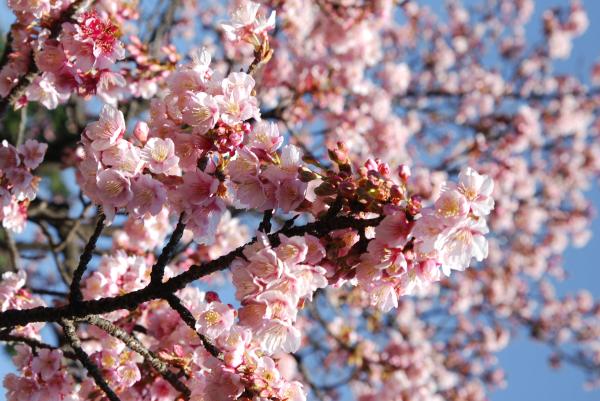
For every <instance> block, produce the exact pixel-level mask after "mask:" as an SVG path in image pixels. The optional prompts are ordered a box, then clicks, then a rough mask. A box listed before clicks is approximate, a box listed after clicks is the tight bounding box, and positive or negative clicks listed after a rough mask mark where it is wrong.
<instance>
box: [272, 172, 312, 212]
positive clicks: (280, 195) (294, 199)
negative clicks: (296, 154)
mask: <svg viewBox="0 0 600 401" xmlns="http://www.w3.org/2000/svg"><path fill="white" fill-rule="evenodd" d="M306 188H307V184H306V183H304V182H302V181H300V180H298V179H287V180H284V181H281V182H279V183H278V185H277V193H276V198H277V206H278V207H279V208H281V210H283V211H284V212H286V213H287V212H291V211H292V210H294V209H296V208H297V207H298V206H300V204H301V203H302V201H304V199H305V197H306Z"/></svg>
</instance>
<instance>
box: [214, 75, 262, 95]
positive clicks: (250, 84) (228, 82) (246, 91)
mask: <svg viewBox="0 0 600 401" xmlns="http://www.w3.org/2000/svg"><path fill="white" fill-rule="evenodd" d="M254 85H256V81H254V78H252V76H251V75H250V74H247V73H245V72H232V73H231V74H229V75H228V76H227V78H225V79H224V80H223V82H221V88H222V90H223V93H224V94H232V93H236V92H237V93H238V94H239V95H240V96H243V97H246V98H249V97H251V96H252V91H253V90H254Z"/></svg>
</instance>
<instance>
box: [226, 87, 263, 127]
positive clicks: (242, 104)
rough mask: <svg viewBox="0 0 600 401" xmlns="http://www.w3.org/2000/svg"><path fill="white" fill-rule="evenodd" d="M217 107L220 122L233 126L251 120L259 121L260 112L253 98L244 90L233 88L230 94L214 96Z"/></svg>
mask: <svg viewBox="0 0 600 401" xmlns="http://www.w3.org/2000/svg"><path fill="white" fill-rule="evenodd" d="M215 100H216V101H217V103H218V105H219V111H220V113H221V120H223V122H224V123H225V124H227V125H230V126H233V125H236V124H238V123H241V122H244V121H246V120H249V119H251V118H254V119H256V120H260V110H259V108H258V101H257V100H256V98H255V97H253V96H249V95H248V94H247V93H246V91H245V89H243V88H239V87H235V88H234V89H233V90H231V92H229V93H225V94H223V95H218V96H215Z"/></svg>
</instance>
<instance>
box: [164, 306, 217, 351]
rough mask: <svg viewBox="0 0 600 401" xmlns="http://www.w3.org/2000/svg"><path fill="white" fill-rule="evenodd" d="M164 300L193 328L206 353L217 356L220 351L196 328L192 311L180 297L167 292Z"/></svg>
mask: <svg viewBox="0 0 600 401" xmlns="http://www.w3.org/2000/svg"><path fill="white" fill-rule="evenodd" d="M165 300H166V301H167V302H168V303H169V306H171V308H173V310H175V311H176V312H177V313H179V316H180V317H181V320H183V321H184V323H185V324H187V325H188V326H189V327H190V328H191V329H192V330H194V332H195V333H196V334H198V337H199V338H200V341H202V345H204V348H205V349H206V350H207V351H208V353H209V354H211V355H212V356H214V357H215V358H219V355H220V354H221V351H219V349H218V348H217V347H215V345H214V344H213V343H211V342H210V340H209V339H208V338H206V336H205V335H204V334H202V333H200V332H198V330H196V319H195V318H194V315H192V312H190V310H189V309H188V308H186V307H185V305H183V303H182V302H181V299H179V297H178V296H177V295H175V294H169V295H167V296H166V297H165Z"/></svg>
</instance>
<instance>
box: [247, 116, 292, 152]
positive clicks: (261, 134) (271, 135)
mask: <svg viewBox="0 0 600 401" xmlns="http://www.w3.org/2000/svg"><path fill="white" fill-rule="evenodd" d="M282 143H283V137H282V136H281V135H280V134H279V129H278V128H277V124H276V123H274V122H272V121H265V120H261V121H259V122H258V123H256V125H255V126H254V128H253V129H252V132H251V133H250V135H248V140H247V144H246V146H248V147H249V148H250V149H251V150H252V151H253V152H254V153H255V154H258V155H261V156H263V157H264V156H266V155H270V154H272V153H273V152H275V151H276V150H277V149H279V147H280V146H281V144H282Z"/></svg>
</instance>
